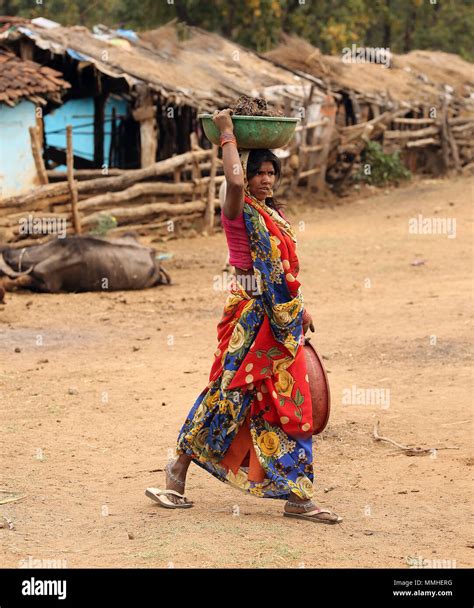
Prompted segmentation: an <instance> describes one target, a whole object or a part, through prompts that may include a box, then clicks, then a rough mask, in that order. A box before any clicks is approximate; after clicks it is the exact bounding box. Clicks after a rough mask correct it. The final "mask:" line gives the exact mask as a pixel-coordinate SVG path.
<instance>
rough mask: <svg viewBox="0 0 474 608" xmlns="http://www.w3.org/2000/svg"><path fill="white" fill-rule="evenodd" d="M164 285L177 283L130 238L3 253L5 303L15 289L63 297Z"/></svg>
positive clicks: (69, 241)
mask: <svg viewBox="0 0 474 608" xmlns="http://www.w3.org/2000/svg"><path fill="white" fill-rule="evenodd" d="M2 283H3V289H2ZM160 284H171V278H170V276H169V274H168V273H167V272H166V270H165V269H164V268H163V267H162V266H161V264H160V262H159V260H157V259H156V251H155V250H154V249H152V248H151V247H145V246H143V245H140V243H138V242H137V240H136V239H135V237H134V236H133V235H130V234H129V235H124V236H123V237H122V238H118V239H107V238H100V237H93V236H70V237H66V238H63V239H60V238H55V239H53V240H51V241H49V242H48V243H44V244H42V245H32V246H31V247H24V248H23V249H12V248H9V247H3V248H0V301H2V297H3V295H4V291H5V289H11V288H13V287H15V286H22V287H27V288H28V289H31V290H33V291H43V292H49V293H58V292H61V291H73V292H79V291H117V290H128V289H146V288H147V287H153V286H154V285H160ZM2 292H3V293H2Z"/></svg>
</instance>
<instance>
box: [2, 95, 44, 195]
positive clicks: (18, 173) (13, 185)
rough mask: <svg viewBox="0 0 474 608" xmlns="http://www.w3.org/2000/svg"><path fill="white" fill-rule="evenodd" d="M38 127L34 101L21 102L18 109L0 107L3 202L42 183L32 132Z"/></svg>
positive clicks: (3, 105) (5, 106)
mask: <svg viewBox="0 0 474 608" xmlns="http://www.w3.org/2000/svg"><path fill="white" fill-rule="evenodd" d="M35 124H36V121H35V105H34V104H33V103H32V102H31V101H26V100H25V101H21V102H20V103H19V104H18V105H16V106H15V107H14V108H12V107H10V106H8V105H6V104H4V103H0V198H2V197H5V196H12V195H14V194H18V193H20V192H23V191H24V190H28V189H29V188H31V187H33V186H35V185H36V184H38V183H39V181H38V180H37V176H36V167H35V162H34V159H33V154H32V152H31V143H30V133H29V131H28V129H29V127H34V126H35Z"/></svg>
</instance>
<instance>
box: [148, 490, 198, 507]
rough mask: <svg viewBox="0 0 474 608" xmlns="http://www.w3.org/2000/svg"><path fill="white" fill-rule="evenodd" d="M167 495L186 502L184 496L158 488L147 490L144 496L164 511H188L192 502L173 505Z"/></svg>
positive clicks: (174, 491)
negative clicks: (172, 495) (177, 497)
mask: <svg viewBox="0 0 474 608" xmlns="http://www.w3.org/2000/svg"><path fill="white" fill-rule="evenodd" d="M167 494H174V495H175V496H179V498H183V499H184V500H186V496H184V494H180V493H179V492H176V490H160V488H147V489H146V490H145V495H146V496H148V498H151V499H152V500H154V501H155V502H157V503H158V504H159V505H161V506H162V507H164V508H165V509H190V508H191V507H192V506H193V503H192V502H185V503H181V504H175V503H174V502H173V501H172V500H170V499H169V498H168V497H167Z"/></svg>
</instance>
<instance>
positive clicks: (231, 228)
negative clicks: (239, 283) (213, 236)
mask: <svg viewBox="0 0 474 608" xmlns="http://www.w3.org/2000/svg"><path fill="white" fill-rule="evenodd" d="M278 213H279V214H280V215H281V216H282V218H283V219H285V220H286V219H287V218H286V217H285V216H284V214H283V212H282V211H281V210H280V211H279V212H278ZM221 221H222V227H223V228H224V232H225V236H226V239H227V246H228V247H229V254H230V256H229V262H230V264H231V265H232V266H236V267H237V268H242V270H248V269H249V268H253V260H252V256H251V255H250V244H249V238H248V236H247V230H246V228H245V220H244V212H243V211H242V212H241V213H240V215H238V216H237V217H236V218H234V219H233V220H230V219H229V218H227V217H226V216H225V215H224V211H223V210H222V209H221Z"/></svg>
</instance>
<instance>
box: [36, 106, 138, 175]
mask: <svg viewBox="0 0 474 608" xmlns="http://www.w3.org/2000/svg"><path fill="white" fill-rule="evenodd" d="M127 106H128V103H127V101H126V100H124V99H116V98H114V97H109V98H108V99H107V102H106V104H105V110H104V111H105V119H106V122H105V126H104V162H105V163H106V164H107V163H108V160H109V146H110V139H111V132H112V126H111V123H110V122H108V121H107V119H110V118H112V108H115V112H116V118H117V123H118V119H119V117H120V116H126V114H127ZM67 125H72V144H73V148H74V154H77V156H81V157H82V158H86V159H88V160H94V100H93V99H92V97H89V98H86V99H70V100H69V101H67V102H66V103H65V104H63V105H62V106H60V107H59V108H57V109H56V110H55V111H54V112H51V113H50V114H47V115H46V116H45V117H44V128H45V133H46V142H47V144H48V145H51V146H55V147H57V148H62V149H66V126H67ZM64 169H66V167H65V166H64V165H61V166H59V167H57V170H58V171H60V170H64Z"/></svg>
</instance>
